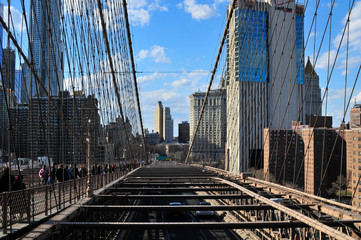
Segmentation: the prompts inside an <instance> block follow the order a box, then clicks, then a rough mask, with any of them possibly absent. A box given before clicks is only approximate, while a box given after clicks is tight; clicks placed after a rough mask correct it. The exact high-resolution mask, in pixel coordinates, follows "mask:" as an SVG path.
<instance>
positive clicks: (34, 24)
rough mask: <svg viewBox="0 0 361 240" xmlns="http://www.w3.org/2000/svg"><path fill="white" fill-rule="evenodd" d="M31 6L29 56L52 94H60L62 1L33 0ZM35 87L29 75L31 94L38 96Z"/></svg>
mask: <svg viewBox="0 0 361 240" xmlns="http://www.w3.org/2000/svg"><path fill="white" fill-rule="evenodd" d="M30 5H31V6H30V21H31V24H30V39H29V40H30V46H29V59H30V62H31V64H33V66H34V67H35V70H36V72H37V74H38V76H39V78H40V81H41V83H42V84H43V85H44V86H45V88H46V89H47V90H48V92H49V93H50V95H52V96H58V94H59V91H62V88H63V86H62V85H63V83H62V76H63V64H62V51H61V49H62V42H61V34H60V33H61V28H60V16H61V12H62V7H61V1H60V0H48V1H41V0H34V1H31V4H30ZM35 86H36V85H35V78H34V77H33V76H27V89H28V91H29V96H35V95H37V91H36V87H35ZM30 91H31V93H30ZM44 94H45V93H44V92H43V91H42V90H40V89H39V95H40V96H44Z"/></svg>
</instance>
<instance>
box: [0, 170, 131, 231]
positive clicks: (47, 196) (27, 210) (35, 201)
mask: <svg viewBox="0 0 361 240" xmlns="http://www.w3.org/2000/svg"><path fill="white" fill-rule="evenodd" d="M125 173H127V170H124V171H122V170H120V169H116V170H115V171H114V172H112V173H106V174H99V175H93V176H91V182H92V186H93V190H96V189H99V188H102V187H104V186H105V185H107V184H108V183H110V182H112V181H114V180H116V179H118V178H119V177H121V176H123V175H124V174H125ZM86 188H87V177H83V178H78V179H73V180H69V181H66V182H59V183H55V184H51V185H46V186H41V187H36V188H32V189H25V190H19V191H12V192H6V193H1V194H0V206H1V207H0V216H1V217H0V224H1V225H0V226H1V227H2V229H3V233H4V234H6V233H7V226H9V225H13V224H15V223H20V222H29V223H30V221H32V220H34V219H35V216H37V215H40V214H44V215H45V216H47V215H49V214H53V213H55V212H57V211H59V210H61V209H64V208H65V207H66V206H68V205H69V204H73V203H75V202H77V201H79V200H80V199H82V198H84V197H85V196H86Z"/></svg>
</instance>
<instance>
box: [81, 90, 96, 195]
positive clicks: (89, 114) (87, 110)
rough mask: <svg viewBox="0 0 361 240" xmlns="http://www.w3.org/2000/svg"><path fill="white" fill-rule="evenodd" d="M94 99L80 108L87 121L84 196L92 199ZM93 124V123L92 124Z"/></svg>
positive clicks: (88, 100)
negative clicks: (91, 153) (91, 157)
mask: <svg viewBox="0 0 361 240" xmlns="http://www.w3.org/2000/svg"><path fill="white" fill-rule="evenodd" d="M95 101H96V100H95V99H93V98H91V97H89V98H88V99H87V100H86V102H85V103H84V105H83V107H82V108H81V110H82V112H83V117H84V118H83V119H84V120H87V125H88V137H87V138H86V141H87V145H88V149H87V156H86V157H87V168H88V173H87V188H86V196H87V197H92V196H93V186H92V183H91V176H90V175H91V171H90V146H91V144H90V142H91V134H90V132H91V130H92V125H93V127H94V128H95V127H96V120H97V113H98V108H97V107H96V103H95ZM92 122H93V123H92Z"/></svg>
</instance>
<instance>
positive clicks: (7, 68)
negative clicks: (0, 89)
mask: <svg viewBox="0 0 361 240" xmlns="http://www.w3.org/2000/svg"><path fill="white" fill-rule="evenodd" d="M2 52H3V53H2V54H3V55H2V70H3V74H2V77H3V78H4V82H5V87H6V88H7V89H11V90H12V91H15V51H14V50H12V49H11V48H9V47H8V48H5V49H3V50H2Z"/></svg>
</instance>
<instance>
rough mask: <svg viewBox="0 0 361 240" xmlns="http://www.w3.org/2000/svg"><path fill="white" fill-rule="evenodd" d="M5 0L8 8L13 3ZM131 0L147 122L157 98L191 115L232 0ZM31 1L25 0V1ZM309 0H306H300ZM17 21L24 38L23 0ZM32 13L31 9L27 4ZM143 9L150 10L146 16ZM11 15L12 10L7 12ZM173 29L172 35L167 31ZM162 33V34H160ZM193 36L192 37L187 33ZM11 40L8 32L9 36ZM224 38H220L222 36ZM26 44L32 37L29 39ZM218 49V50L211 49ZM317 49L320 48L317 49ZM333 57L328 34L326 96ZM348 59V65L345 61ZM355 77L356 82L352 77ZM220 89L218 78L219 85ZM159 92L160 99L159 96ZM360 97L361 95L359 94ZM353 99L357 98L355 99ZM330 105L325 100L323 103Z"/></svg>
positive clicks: (334, 94)
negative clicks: (193, 98) (192, 98)
mask: <svg viewBox="0 0 361 240" xmlns="http://www.w3.org/2000/svg"><path fill="white" fill-rule="evenodd" d="M1 2H2V3H4V5H5V6H4V9H5V12H6V10H7V2H6V1H1ZM127 2H128V4H129V13H130V17H131V25H132V29H133V34H134V38H133V48H134V52H135V57H136V63H137V71H138V72H139V73H138V82H139V92H140V94H141V98H140V100H141V105H142V110H143V113H144V127H145V128H148V129H152V126H153V121H152V119H153V117H152V116H153V107H151V106H154V105H155V104H156V102H157V101H159V100H161V101H162V102H164V103H167V106H169V107H171V108H172V109H174V111H173V118H174V122H175V123H180V122H182V121H185V120H189V111H188V109H189V100H188V96H189V94H191V93H192V92H195V91H197V90H198V89H199V90H201V91H205V87H206V86H207V84H208V82H209V78H210V70H211V66H212V65H213V63H214V60H215V52H216V49H217V47H218V45H219V41H220V39H219V36H220V34H221V33H222V31H223V24H224V22H225V16H226V9H227V5H228V4H229V2H230V1H227V0H223V1H222V0H215V1H211V2H210V1H193V0H187V1H174V2H173V1H172V2H167V1H146V0H143V1H127ZM28 3H29V1H25V6H26V8H27V6H28V5H27V4H28ZM296 3H301V4H302V3H304V1H296ZM12 4H14V6H13V14H12V17H13V21H14V26H15V28H16V29H17V33H18V34H21V33H23V39H26V34H25V32H24V30H23V32H21V13H22V10H21V5H20V3H18V2H14V3H12ZM346 5H347V4H339V3H336V4H335V6H334V14H333V31H332V35H331V45H330V47H331V48H330V50H331V51H330V56H331V59H332V57H333V56H335V53H336V50H337V46H338V42H337V40H339V39H340V34H341V33H342V28H343V27H344V24H345V17H346V15H347V8H348V6H346ZM329 10H330V5H329V4H328V3H325V2H321V3H320V6H319V12H318V18H319V19H327V17H328V15H327V14H328V11H329ZM27 11H28V12H29V9H28V8H27ZM314 11H315V5H314V4H309V5H308V6H307V8H306V13H305V41H306V39H307V37H308V35H309V34H310V38H309V43H308V44H307V46H306V51H305V59H307V58H306V57H307V56H310V59H311V62H313V57H312V56H313V52H314V50H313V44H311V42H313V40H314V38H315V37H316V47H318V46H319V43H320V41H321V36H322V32H321V29H322V28H323V27H324V25H325V23H323V22H321V21H319V22H318V25H320V26H319V27H318V31H317V32H316V34H315V32H314V30H312V31H309V29H310V26H311V22H312V17H313V12H314ZM360 12H361V3H360V1H356V2H355V6H354V10H353V14H352V15H351V28H352V29H353V30H354V31H353V32H351V35H350V49H352V50H353V51H350V53H349V57H350V60H349V64H350V67H349V69H348V70H349V72H350V75H349V76H348V78H349V79H355V74H356V73H355V72H356V71H355V67H356V65H357V59H359V58H360V57H359V56H358V55H359V53H360V50H361V49H360V48H359V46H360V45H359V44H357V43H358V38H357V37H356V36H357V32H358V31H359V30H358V29H360V28H357V26H358V25H357V24H358V21H357V20H358V19H359V18H360V16H361V14H358V13H360ZM141 13H144V14H143V15H142V14H141ZM4 15H5V17H6V15H7V14H6V13H5V14H4ZM164 29H167V34H165V35H164V34H163V32H164ZM160 36H161V37H160ZM186 36H191V37H186ZM4 39H6V34H5V36H4ZM217 40H218V41H217ZM23 45H24V47H25V48H27V47H26V41H23ZM345 45H346V44H344V45H343V47H342V49H341V52H340V58H338V62H337V63H338V64H337V67H336V68H335V69H334V73H333V76H332V78H331V81H330V85H329V98H328V106H332V108H330V107H328V108H327V109H328V114H327V115H332V116H334V119H335V121H334V124H335V126H337V125H339V124H340V123H341V120H342V113H343V107H344V106H343V105H344V104H343V93H344V92H345V89H344V83H342V82H344V81H339V80H340V79H342V80H343V79H344V78H345V75H343V73H344V71H345V68H344V67H343V68H342V65H343V63H344V62H345V55H346V54H345V48H346V46H345ZM210 49H212V51H210ZM316 50H317V49H316ZM327 57H328V39H325V42H324V43H323V45H322V48H321V51H320V54H319V59H318V61H317V64H316V71H317V73H318V75H319V77H320V87H321V89H322V93H321V96H323V93H324V89H325V86H326V81H327ZM16 62H17V63H16V64H17V68H16V69H18V68H19V59H18V57H17V59H16ZM341 64H342V65H341ZM348 82H351V81H348ZM213 85H214V88H216V87H217V86H216V85H217V84H216V82H215V83H214V84H213ZM351 87H352V86H351V83H350V84H348V85H347V88H346V92H347V94H348V95H347V96H348V97H349V94H350V92H351ZM356 89H357V91H356V92H355V93H354V94H353V96H358V95H359V93H360V92H361V90H359V89H360V83H358V84H357V85H356ZM154 94H156V95H158V96H159V99H154V97H153V95H154ZM346 99H347V100H348V98H346ZM357 99H358V102H361V101H360V100H361V98H360V97H357ZM352 102H354V100H353V99H352ZM323 109H325V103H323ZM348 120H349V114H348V113H347V115H346V122H347V121H348ZM177 128H178V127H177V126H175V127H174V133H175V135H176V133H177Z"/></svg>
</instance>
